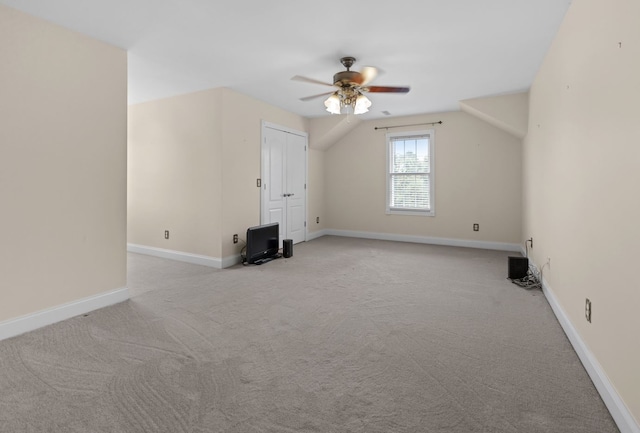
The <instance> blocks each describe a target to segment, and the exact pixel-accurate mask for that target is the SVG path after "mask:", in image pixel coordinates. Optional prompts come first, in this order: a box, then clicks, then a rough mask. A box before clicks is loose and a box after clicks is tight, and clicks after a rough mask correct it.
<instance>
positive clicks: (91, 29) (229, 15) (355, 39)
mask: <svg viewBox="0 0 640 433" xmlns="http://www.w3.org/2000/svg"><path fill="white" fill-rule="evenodd" d="M0 3H2V4H5V5H7V6H10V7H14V8H16V9H19V10H22V11H24V12H27V13H29V14H31V15H35V16H38V17H41V18H44V19H46V20H48V21H52V22H54V23H57V24H60V25H62V26H64V27H67V28H69V29H72V30H75V31H78V32H81V33H84V34H87V35H89V36H92V37H95V38H97V39H100V40H103V41H106V42H108V43H111V44H113V45H116V46H119V47H121V48H124V49H127V50H128V55H129V102H130V103H138V102H144V101H149V100H154V99H159V98H163V97H167V96H173V95H178V94H182V93H188V92H193V91H198V90H202V89H207V88H214V87H228V88H230V89H233V90H236V91H238V92H241V93H244V94H246V95H249V96H252V97H255V98H257V99H260V100H263V101H265V102H268V103H270V104H272V105H275V106H277V107H280V108H283V109H286V110H288V111H291V112H294V113H298V114H300V115H302V116H306V117H318V116H325V115H328V114H327V113H326V111H324V105H323V104H322V101H323V100H322V99H316V100H312V101H307V102H303V101H300V100H299V98H301V97H305V96H309V95H313V94H317V93H322V92H324V91H327V90H331V88H328V87H323V86H321V85H317V84H309V83H302V82H296V81H291V80H290V79H291V77H292V76H294V75H303V76H307V77H310V78H313V79H316V80H320V81H323V82H329V83H331V82H332V77H333V74H335V73H336V72H338V71H340V70H343V67H342V65H341V64H340V62H339V59H340V57H343V56H353V57H355V58H356V59H357V61H356V64H355V65H354V67H353V69H354V70H359V69H360V68H361V67H363V66H376V67H378V68H379V69H380V70H381V71H382V73H381V74H380V75H379V76H378V77H377V79H376V80H375V82H374V84H376V85H409V86H411V92H409V93H408V94H406V95H397V94H381V93H376V94H371V95H370V99H371V101H372V102H373V106H372V107H371V111H370V112H369V113H366V114H365V115H363V118H364V119H374V118H380V117H384V116H385V114H383V113H382V112H383V111H387V112H389V113H390V115H392V116H401V115H410V114H417V113H429V112H439V111H449V110H457V109H458V101H460V100H464V99H470V98H477V97H483V96H488V95H499V94H504V93H511V92H518V91H525V90H527V89H528V88H529V86H530V85H531V82H532V80H533V78H534V76H535V73H536V72H537V70H538V68H539V67H540V64H541V62H542V59H543V56H544V54H545V53H546V51H547V50H548V48H549V46H550V44H551V41H552V40H553V37H554V36H555V33H556V31H557V29H558V28H559V26H560V23H561V21H562V18H563V16H564V14H565V12H566V10H567V9H568V7H569V5H570V3H571V1H570V0H484V1H477V0H397V1H393V2H391V1H381V0H375V1H370V0H369V1H364V0H354V1H344V0H341V1H336V0H325V1H322V2H309V1H300V0H240V1H233V2H232V1H220V0H218V1H212V0H136V1H131V0H94V1H90V2H88V1H86V0H30V1H24V0H0Z"/></svg>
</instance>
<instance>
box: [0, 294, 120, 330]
mask: <svg viewBox="0 0 640 433" xmlns="http://www.w3.org/2000/svg"><path fill="white" fill-rule="evenodd" d="M128 299H129V289H127V288H126V287H124V288H122V289H116V290H113V291H111V292H105V293H100V294H98V295H94V296H89V297H87V298H83V299H78V300H76V301H72V302H69V303H66V304H62V305H58V306H56V307H53V308H48V309H46V310H42V311H37V312H35V313H32V314H27V315H24V316H20V317H16V318H15V319H9V320H5V321H4V322H0V340H5V339H7V338H11V337H15V336H16V335H20V334H24V333H25V332H29V331H34V330H36V329H38V328H42V327H43V326H48V325H52V324H54V323H57V322H61V321H63V320H67V319H70V318H72V317H75V316H78V315H80V314H86V313H89V312H91V311H94V310H97V309H99V308H104V307H108V306H110V305H114V304H118V303H120V302H124V301H126V300H128Z"/></svg>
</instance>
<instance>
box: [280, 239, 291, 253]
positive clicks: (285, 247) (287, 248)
mask: <svg viewBox="0 0 640 433" xmlns="http://www.w3.org/2000/svg"><path fill="white" fill-rule="evenodd" d="M292 255H293V239H283V240H282V256H283V257H285V258H289V257H291V256H292Z"/></svg>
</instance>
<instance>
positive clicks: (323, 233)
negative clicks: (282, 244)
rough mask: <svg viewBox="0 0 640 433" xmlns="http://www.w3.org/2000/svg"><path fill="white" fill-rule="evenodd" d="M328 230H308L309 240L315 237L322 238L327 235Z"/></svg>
mask: <svg viewBox="0 0 640 433" xmlns="http://www.w3.org/2000/svg"><path fill="white" fill-rule="evenodd" d="M326 234H327V231H326V230H317V231H315V232H307V241H312V240H314V239H318V238H321V237H322V236H326Z"/></svg>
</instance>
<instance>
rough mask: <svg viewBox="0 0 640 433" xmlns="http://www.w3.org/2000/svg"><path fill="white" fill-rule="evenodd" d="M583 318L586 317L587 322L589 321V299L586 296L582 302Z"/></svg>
mask: <svg viewBox="0 0 640 433" xmlns="http://www.w3.org/2000/svg"><path fill="white" fill-rule="evenodd" d="M584 318H585V319H587V322H589V323H591V301H590V300H589V298H587V299H586V300H585V303H584Z"/></svg>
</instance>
